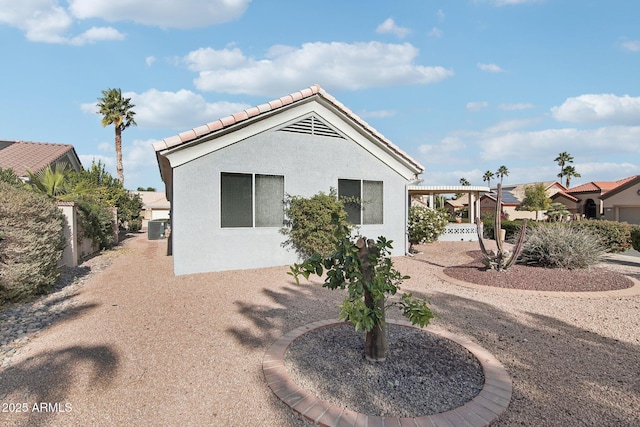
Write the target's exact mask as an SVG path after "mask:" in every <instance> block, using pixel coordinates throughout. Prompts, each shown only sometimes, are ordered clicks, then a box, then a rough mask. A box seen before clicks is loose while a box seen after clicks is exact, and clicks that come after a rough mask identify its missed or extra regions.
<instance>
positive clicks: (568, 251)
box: [519, 223, 606, 269]
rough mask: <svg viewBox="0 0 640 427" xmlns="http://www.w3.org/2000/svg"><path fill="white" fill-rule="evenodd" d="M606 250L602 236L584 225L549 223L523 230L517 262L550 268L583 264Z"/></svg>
mask: <svg viewBox="0 0 640 427" xmlns="http://www.w3.org/2000/svg"><path fill="white" fill-rule="evenodd" d="M605 251H606V247H605V245H604V244H603V241H602V239H600V238H598V236H596V235H595V234H593V232H591V230H589V229H587V228H578V227H572V226H570V225H567V224H561V223H551V224H547V225H545V226H542V227H535V228H533V229H531V230H527V236H526V239H525V242H524V245H523V247H522V253H521V254H520V258H519V263H521V264H529V265H538V266H542V267H550V268H567V269H575V268H585V267H588V266H590V265H593V264H597V263H598V262H599V261H600V260H601V258H602V256H603V255H604V253H605Z"/></svg>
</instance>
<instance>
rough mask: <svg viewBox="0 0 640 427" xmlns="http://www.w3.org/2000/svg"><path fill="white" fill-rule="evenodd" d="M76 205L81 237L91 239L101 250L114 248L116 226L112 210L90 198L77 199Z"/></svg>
mask: <svg viewBox="0 0 640 427" xmlns="http://www.w3.org/2000/svg"><path fill="white" fill-rule="evenodd" d="M76 203H77V206H78V223H79V224H80V228H81V230H82V236H81V237H87V238H89V239H91V240H92V241H93V242H94V243H97V244H98V246H99V248H100V249H108V248H110V247H112V246H113V244H114V235H113V229H114V224H113V215H112V214H111V210H110V209H109V208H108V207H107V206H105V204H104V203H101V202H100V201H98V200H95V199H93V198H92V197H89V196H81V197H76Z"/></svg>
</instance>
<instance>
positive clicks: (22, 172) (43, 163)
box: [0, 141, 82, 181]
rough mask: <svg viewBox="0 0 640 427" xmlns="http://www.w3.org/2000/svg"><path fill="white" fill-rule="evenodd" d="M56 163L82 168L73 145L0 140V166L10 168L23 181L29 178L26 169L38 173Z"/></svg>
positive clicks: (75, 168)
mask: <svg viewBox="0 0 640 427" xmlns="http://www.w3.org/2000/svg"><path fill="white" fill-rule="evenodd" d="M57 163H65V164H67V165H68V167H70V168H71V169H73V170H74V171H76V172H79V171H81V170H82V164H81V163H80V159H79V158H78V155H77V154H76V150H75V149H74V148H73V145H69V144H48V143H42V142H26V141H0V168H2V169H9V168H10V169H12V170H13V172H14V173H15V174H16V175H18V177H20V179H22V180H23V181H28V180H29V173H28V171H31V172H33V173H35V174H38V173H40V172H42V171H43V170H44V169H45V168H46V167H47V166H51V167H52V168H55V165H56V164H57Z"/></svg>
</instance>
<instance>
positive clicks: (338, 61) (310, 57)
mask: <svg viewBox="0 0 640 427" xmlns="http://www.w3.org/2000/svg"><path fill="white" fill-rule="evenodd" d="M418 54H419V50H418V49H417V48H415V47H414V46H412V45H411V44H409V43H404V44H385V43H379V42H369V43H352V44H349V43H339V42H333V43H323V42H317V43H306V44H303V45H302V47H300V48H293V47H287V46H276V47H274V48H272V49H270V50H269V52H268V57H266V58H264V59H254V58H250V57H247V56H245V55H244V54H243V53H242V51H241V50H239V49H238V48H234V49H222V50H215V49H211V48H206V49H198V50H196V51H193V52H191V53H189V54H188V55H187V56H185V57H184V62H185V63H186V64H187V66H188V68H189V69H190V70H192V71H196V72H198V73H199V76H198V77H197V78H196V79H195V80H194V83H195V85H196V87H197V88H198V89H200V90H203V91H217V92H226V93H235V94H239V93H244V94H251V95H268V96H281V95H282V94H283V93H289V92H292V91H294V90H299V89H300V88H303V87H308V86H310V85H311V84H314V83H319V84H320V85H321V86H323V87H327V88H330V90H342V89H344V90H357V89H363V88H368V87H376V86H377V87H380V86H392V85H411V84H429V83H436V82H439V81H441V80H443V79H446V78H447V77H450V76H452V75H453V71H451V70H447V69H446V68H444V67H440V66H423V65H416V64H415V63H414V61H415V59H416V58H417V56H418ZM371 70H376V72H375V73H372V72H371Z"/></svg>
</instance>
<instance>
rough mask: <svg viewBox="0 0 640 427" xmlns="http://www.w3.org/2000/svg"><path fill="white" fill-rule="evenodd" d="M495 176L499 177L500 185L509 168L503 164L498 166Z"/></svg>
mask: <svg viewBox="0 0 640 427" xmlns="http://www.w3.org/2000/svg"><path fill="white" fill-rule="evenodd" d="M496 176H497V177H498V178H500V185H502V179H503V178H504V177H505V176H509V169H507V167H506V166H505V165H502V166H500V167H499V168H498V170H497V171H496Z"/></svg>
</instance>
